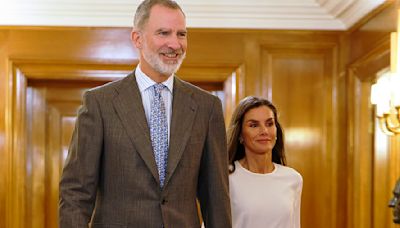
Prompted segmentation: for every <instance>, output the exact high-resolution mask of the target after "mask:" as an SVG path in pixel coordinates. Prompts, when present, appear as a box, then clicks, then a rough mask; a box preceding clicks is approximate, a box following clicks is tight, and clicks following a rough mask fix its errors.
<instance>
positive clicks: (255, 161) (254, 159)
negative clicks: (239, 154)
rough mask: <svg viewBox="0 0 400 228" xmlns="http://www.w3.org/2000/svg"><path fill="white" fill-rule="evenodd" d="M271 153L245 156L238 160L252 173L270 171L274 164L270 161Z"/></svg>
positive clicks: (272, 169)
mask: <svg viewBox="0 0 400 228" xmlns="http://www.w3.org/2000/svg"><path fill="white" fill-rule="evenodd" d="M271 155H272V154H270V153H269V154H265V155H256V156H249V155H247V154H246V156H245V157H244V158H242V159H240V160H239V162H240V164H241V165H242V166H243V168H245V169H247V170H249V171H251V172H253V173H262V174H263V173H271V172H272V171H274V169H275V166H274V164H273V163H272V156H271Z"/></svg>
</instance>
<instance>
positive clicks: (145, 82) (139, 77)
mask: <svg viewBox="0 0 400 228" xmlns="http://www.w3.org/2000/svg"><path fill="white" fill-rule="evenodd" d="M135 75H136V82H137V84H138V86H139V90H140V93H142V92H143V91H145V90H146V89H148V88H149V87H151V86H153V85H154V84H157V82H155V81H153V80H152V79H151V78H150V77H149V76H147V75H146V74H145V73H143V71H142V70H141V69H140V64H139V65H138V66H137V67H136V70H135ZM162 84H163V85H165V86H166V87H167V88H168V90H169V92H170V93H172V89H173V87H174V75H173V74H172V75H171V76H170V77H168V79H167V80H165V81H163V82H162Z"/></svg>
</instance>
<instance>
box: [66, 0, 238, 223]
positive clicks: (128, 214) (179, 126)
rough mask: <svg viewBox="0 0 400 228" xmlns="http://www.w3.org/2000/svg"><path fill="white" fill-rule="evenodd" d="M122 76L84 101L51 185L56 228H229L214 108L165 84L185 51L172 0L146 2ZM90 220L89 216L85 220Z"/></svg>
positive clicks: (204, 97) (206, 98) (184, 87)
mask: <svg viewBox="0 0 400 228" xmlns="http://www.w3.org/2000/svg"><path fill="white" fill-rule="evenodd" d="M132 42H133V44H134V45H135V47H136V48H137V49H138V50H139V51H140V62H139V65H138V67H137V68H136V69H135V71H134V72H133V73H132V74H130V75H128V76H127V77H126V78H124V79H122V80H119V81H116V82H112V83H109V84H107V85H105V86H102V87H99V88H95V89H93V90H90V91H88V92H86V93H85V95H84V99H83V105H82V107H81V109H80V111H79V113H78V118H77V122H76V127H75V131H74V134H73V138H72V142H71V146H70V150H69V154H68V158H67V161H66V164H65V167H64V170H63V174H62V177H61V182H60V227H61V228H67V227H68V228H70V227H87V226H88V224H89V223H90V225H91V226H92V227H165V228H169V227H173V228H176V227H178V228H179V227H182V228H187V227H200V222H199V217H198V212H197V204H196V197H198V199H199V201H200V205H201V212H202V216H203V220H204V223H205V226H206V227H207V228H208V227H216V228H229V227H231V217H230V202H229V192H228V164H227V161H228V156H227V152H226V136H225V126H224V122H223V116H222V107H221V102H220V101H219V99H218V98H216V97H214V96H212V95H210V94H208V93H207V92H204V91H202V90H200V89H199V88H197V87H195V86H193V85H190V84H189V83H186V82H184V81H182V80H180V79H179V78H177V77H175V76H174V73H175V72H176V71H177V70H178V68H179V66H180V64H181V63H182V61H183V59H184V57H185V54H186V47H187V31H186V22H185V15H184V13H183V11H182V9H181V8H180V7H179V5H178V4H176V3H175V2H174V1H170V0H146V1H144V2H142V3H141V4H140V6H139V7H138V9H137V11H136V15H135V20H134V29H133V31H132ZM92 214H93V215H92Z"/></svg>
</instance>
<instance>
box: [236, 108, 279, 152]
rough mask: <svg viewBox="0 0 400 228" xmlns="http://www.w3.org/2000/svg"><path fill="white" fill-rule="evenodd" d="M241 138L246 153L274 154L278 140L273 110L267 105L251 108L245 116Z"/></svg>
mask: <svg viewBox="0 0 400 228" xmlns="http://www.w3.org/2000/svg"><path fill="white" fill-rule="evenodd" d="M241 138H242V139H243V142H242V144H243V146H244V148H245V152H246V155H247V154H249V153H253V154H265V153H271V154H272V148H274V146H275V142H276V125H275V118H274V113H273V111H272V110H271V109H270V108H269V107H267V106H260V107H257V108H253V109H250V110H249V111H248V112H247V113H246V114H245V115H244V118H243V123H242V133H241Z"/></svg>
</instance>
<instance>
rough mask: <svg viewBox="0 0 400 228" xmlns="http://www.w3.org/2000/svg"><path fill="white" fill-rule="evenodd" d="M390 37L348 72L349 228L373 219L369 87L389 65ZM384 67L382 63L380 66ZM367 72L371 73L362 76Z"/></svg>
mask: <svg viewBox="0 0 400 228" xmlns="http://www.w3.org/2000/svg"><path fill="white" fill-rule="evenodd" d="M387 56H390V37H389V36H386V37H384V39H383V40H381V42H379V44H378V45H377V46H376V47H375V48H373V49H371V50H370V51H369V52H367V53H366V54H364V55H363V56H362V57H361V58H359V59H358V60H357V61H355V62H353V63H351V64H350V65H349V66H348V70H347V80H346V81H347V98H348V99H347V101H348V103H347V116H348V117H347V122H348V126H347V135H348V139H347V140H348V142H347V145H348V146H347V151H348V152H347V154H348V158H347V166H348V171H349V172H348V178H347V187H348V188H347V208H348V211H347V217H348V221H347V227H357V228H358V227H362V228H369V227H372V226H373V224H374V223H373V218H374V201H373V190H374V180H373V179H374V170H373V162H374V148H373V141H374V135H373V132H372V130H371V129H373V126H371V123H374V119H373V116H372V115H368V113H372V112H373V109H372V106H371V105H370V103H369V97H370V86H371V85H372V83H373V82H374V81H375V80H376V79H375V77H376V75H375V73H376V72H377V71H378V70H379V69H375V68H377V67H379V66H375V65H374V63H375V62H379V59H383V60H384V61H387V65H389V64H390V62H389V58H388V57H387ZM380 63H382V62H380ZM362 68H368V69H370V70H371V72H365V71H364V72H363V71H361V69H362Z"/></svg>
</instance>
